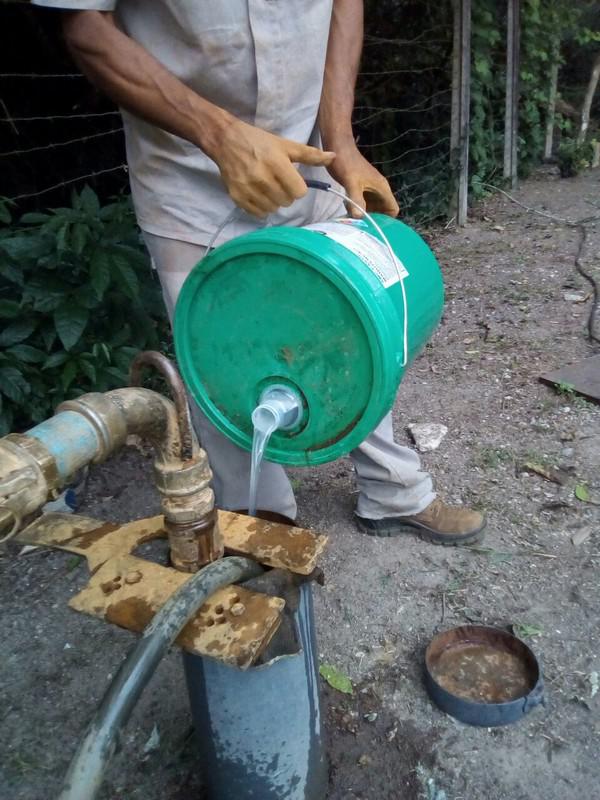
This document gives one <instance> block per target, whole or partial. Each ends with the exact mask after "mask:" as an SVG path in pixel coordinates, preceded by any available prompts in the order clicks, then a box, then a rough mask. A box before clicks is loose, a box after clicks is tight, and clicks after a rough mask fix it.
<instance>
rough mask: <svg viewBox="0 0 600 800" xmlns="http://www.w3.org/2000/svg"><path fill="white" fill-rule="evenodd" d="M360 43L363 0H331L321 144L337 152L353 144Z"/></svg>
mask: <svg viewBox="0 0 600 800" xmlns="http://www.w3.org/2000/svg"><path fill="white" fill-rule="evenodd" d="M362 46H363V0H334V2H333V15H332V19H331V29H330V32H329V43H328V45H327V59H326V62H325V77H324V81H323V91H322V94H321V106H320V109H319V128H320V130H321V136H322V138H323V145H324V147H325V148H326V149H328V150H335V151H336V152H340V151H341V150H343V148H344V147H346V146H348V145H352V144H353V142H354V137H353V134H352V110H353V108H354V88H355V85H356V76H357V73H358V67H359V64H360V56H361V52H362Z"/></svg>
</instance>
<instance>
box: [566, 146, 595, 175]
mask: <svg viewBox="0 0 600 800" xmlns="http://www.w3.org/2000/svg"><path fill="white" fill-rule="evenodd" d="M593 155H594V148H593V145H592V143H591V142H584V143H583V144H578V143H577V142H576V141H575V139H563V140H562V142H561V143H560V147H559V148H558V168H559V170H560V174H561V177H562V178H574V177H575V176H576V175H579V173H580V172H582V171H583V170H584V169H586V168H587V167H589V166H590V164H591V161H592V158H593Z"/></svg>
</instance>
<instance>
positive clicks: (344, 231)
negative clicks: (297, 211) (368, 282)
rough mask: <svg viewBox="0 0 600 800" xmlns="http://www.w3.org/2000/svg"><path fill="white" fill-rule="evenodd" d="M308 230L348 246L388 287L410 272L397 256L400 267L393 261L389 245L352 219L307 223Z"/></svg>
mask: <svg viewBox="0 0 600 800" xmlns="http://www.w3.org/2000/svg"><path fill="white" fill-rule="evenodd" d="M305 228H306V230H310V231H317V232H318V233H322V234H323V235H324V236H327V237H328V238H329V239H333V240H334V241H336V242H338V243H339V244H341V245H343V246H344V247H346V248H347V249H348V250H350V251H351V252H352V253H354V255H357V256H358V257H359V258H360V260H361V261H362V262H363V264H365V266H367V267H368V268H369V269H370V270H371V272H372V273H373V274H374V275H375V277H376V278H377V279H378V280H380V281H381V283H382V284H383V286H384V287H385V288H386V289H387V288H388V287H390V286H393V284H394V283H398V281H399V280H400V278H406V277H407V276H408V272H407V270H406V267H405V266H404V264H403V263H402V262H401V261H400V259H399V258H398V257H397V256H396V261H397V263H398V267H397V268H396V265H395V264H394V262H393V261H392V258H391V256H390V254H389V252H388V249H387V247H386V246H385V245H384V244H383V242H380V241H379V239H376V238H375V237H374V236H372V235H371V234H370V233H367V232H366V231H364V230H361V229H360V228H358V227H357V226H356V223H355V222H354V221H353V220H350V219H339V220H335V221H333V222H318V223H316V224H315V225H306V226H305Z"/></svg>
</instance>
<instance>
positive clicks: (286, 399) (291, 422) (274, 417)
mask: <svg viewBox="0 0 600 800" xmlns="http://www.w3.org/2000/svg"><path fill="white" fill-rule="evenodd" d="M301 418H302V401H301V400H300V397H299V396H298V394H296V392H295V391H294V390H293V389H290V388H289V387H288V386H283V385H278V384H276V385H274V386H269V388H268V389H265V391H264V392H263V393H262V394H261V396H260V401H259V405H258V406H257V407H256V408H255V409H254V411H253V412H252V424H253V425H254V427H255V428H256V430H260V431H266V430H269V431H271V432H272V431H277V430H280V431H286V430H290V428H294V427H295V426H296V425H297V424H298V423H299V422H300V420H301Z"/></svg>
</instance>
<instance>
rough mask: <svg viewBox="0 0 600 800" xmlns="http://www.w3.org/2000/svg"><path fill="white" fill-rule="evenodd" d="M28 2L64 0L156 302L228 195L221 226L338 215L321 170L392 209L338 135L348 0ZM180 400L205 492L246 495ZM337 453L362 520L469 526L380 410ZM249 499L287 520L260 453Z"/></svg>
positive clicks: (278, 476) (214, 435) (350, 80)
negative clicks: (112, 112) (99, 96)
mask: <svg viewBox="0 0 600 800" xmlns="http://www.w3.org/2000/svg"><path fill="white" fill-rule="evenodd" d="M33 2H34V3H37V4H38V5H43V6H53V7H56V8H62V9H67V10H69V13H68V14H65V18H64V32H65V38H66V41H67V44H68V46H69V49H70V51H71V53H72V55H73V57H74V58H75V60H76V62H77V63H78V64H79V66H80V67H81V69H82V70H83V72H84V73H85V74H86V75H87V76H88V77H89V78H90V79H91V80H92V81H93V82H94V83H95V84H96V85H97V86H98V87H100V88H101V89H102V90H103V91H105V92H106V94H108V95H109V96H110V97H111V98H112V99H113V100H114V101H115V102H116V103H118V104H119V106H120V107H121V109H122V111H123V120H124V126H125V132H126V141H127V159H128V162H129V170H130V178H131V189H132V195H133V200H134V204H135V208H136V214H137V218H138V222H139V225H140V227H141V229H142V231H143V233H144V237H145V240H146V243H147V246H148V249H149V251H150V254H151V256H152V259H153V262H154V264H155V266H156V268H157V270H158V273H159V276H160V280H161V284H162V287H163V293H164V297H165V302H166V304H167V308H168V310H169V313H170V314H172V312H173V308H174V305H175V301H176V299H177V294H178V292H179V290H180V288H181V285H182V283H183V281H184V279H185V277H186V276H187V274H188V273H189V272H190V270H191V268H192V267H193V266H194V264H196V263H197V262H198V261H199V260H200V258H201V257H202V256H203V255H204V253H205V251H206V245H207V244H208V243H209V241H210V239H211V236H212V234H213V233H214V231H215V230H216V229H217V227H218V226H219V225H220V223H221V222H222V221H223V220H224V219H225V218H226V217H227V216H228V214H229V213H230V211H231V209H232V208H233V207H234V204H236V205H237V206H238V207H240V208H241V209H243V210H244V211H245V212H247V214H246V215H245V216H244V215H241V216H242V217H244V218H243V219H242V220H241V221H240V220H238V221H237V222H236V224H235V225H231V226H229V227H228V228H227V236H229V237H231V236H234V235H238V234H239V233H242V232H245V231H247V230H249V229H251V228H252V227H256V226H257V225H259V224H261V222H260V220H261V219H264V218H265V217H266V216H267V215H269V222H270V223H271V224H288V225H303V224H307V223H310V222H317V221H321V220H325V219H328V218H331V217H335V216H338V215H340V214H341V213H343V207H340V206H339V200H337V199H335V200H333V199H332V198H333V196H332V195H328V194H325V193H320V192H307V188H306V184H305V182H304V178H309V177H310V178H316V179H321V180H323V179H325V180H329V179H330V178H328V176H327V172H328V173H329V176H331V178H333V179H334V180H335V181H338V182H339V183H340V184H341V185H342V186H343V187H344V189H345V191H346V192H347V193H348V195H349V196H350V197H351V198H352V199H353V200H354V201H355V202H356V203H358V204H359V205H360V206H361V207H363V208H365V207H366V208H367V209H368V210H370V211H379V212H382V213H385V214H390V215H391V216H396V215H397V214H398V211H399V209H398V205H397V203H396V200H395V198H394V196H393V194H392V192H391V189H390V187H389V185H388V182H387V181H386V179H385V178H384V177H383V176H382V175H381V174H380V173H379V172H378V171H377V170H376V169H375V168H374V167H372V166H371V165H370V164H369V163H368V162H367V161H366V160H365V159H364V158H363V156H362V155H361V154H360V152H359V151H358V149H357V147H356V144H355V141H354V137H353V134H352V125H351V116H352V108H353V103H354V86H355V81H356V75H357V71H358V65H359V61H360V54H361V49H362V36H363V8H362V6H363V4H362V0H228V1H227V2H219V0H212V1H211V0H196V2H193V0H187V1H183V0H179V2H177V0H33ZM296 165H299V166H298V167H297V166H296ZM326 171H327V172H326ZM350 213H354V214H355V212H352V211H351V212H350ZM192 413H193V417H194V422H195V426H196V429H197V431H198V434H199V437H200V440H201V441H202V444H203V446H204V448H205V449H206V451H207V452H208V455H209V459H210V463H211V467H212V470H213V473H214V488H215V494H216V498H217V503H218V505H219V506H220V507H222V508H230V509H231V508H234V509H239V508H243V507H245V506H247V502H248V484H249V469H250V457H249V454H248V453H246V452H245V451H242V450H241V449H239V448H238V447H236V446H235V445H234V444H232V443H231V442H229V441H228V440H227V439H225V438H224V437H223V436H222V435H221V434H220V433H218V432H217V431H216V430H215V429H214V428H213V427H212V425H211V424H210V423H209V422H208V421H207V420H206V419H205V418H204V417H203V415H202V414H201V412H200V410H199V409H198V408H197V407H193V408H192ZM351 457H352V460H353V463H354V466H355V469H356V475H357V483H358V487H359V490H360V493H359V498H358V506H357V521H358V524H359V527H360V529H361V530H363V531H364V532H365V533H369V534H372V535H377V536H391V535H395V534H398V533H400V532H403V531H406V530H410V531H416V532H417V533H419V534H420V535H421V536H422V537H423V538H425V539H427V540H429V541H432V542H435V543H438V544H457V543H467V542H473V541H475V540H477V539H479V538H481V536H482V533H483V529H484V526H485V519H484V517H483V516H482V515H481V514H479V513H478V512H475V511H471V510H469V509H466V508H462V507H451V506H448V505H446V504H445V503H443V502H442V501H441V500H440V499H439V498H437V497H436V495H435V493H434V491H433V486H432V481H431V478H430V476H429V475H428V474H427V473H425V472H422V471H421V468H420V462H419V458H418V456H417V454H416V453H415V452H413V451H412V450H410V449H408V448H406V447H401V446H400V445H398V444H396V443H395V442H394V438H393V431H392V419H391V414H390V415H388V416H387V417H386V418H385V419H384V420H383V421H382V422H381V423H380V425H379V426H378V428H377V429H376V430H375V431H374V433H373V434H372V435H371V436H370V437H369V438H368V439H367V440H366V441H365V442H364V443H363V444H362V445H361V446H360V447H358V448H357V449H356V450H355V451H354V452H353V453H352V454H351ZM258 501H259V502H258V507H259V508H261V509H264V510H268V511H274V512H279V513H281V514H284V515H285V516H287V517H291V518H295V516H296V503H295V500H294V495H293V492H292V489H291V486H290V483H289V481H288V479H287V476H286V475H285V472H284V470H283V468H282V467H281V466H279V465H277V464H269V463H267V464H265V465H264V468H263V472H262V476H261V487H260V489H259V496H258Z"/></svg>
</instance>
